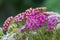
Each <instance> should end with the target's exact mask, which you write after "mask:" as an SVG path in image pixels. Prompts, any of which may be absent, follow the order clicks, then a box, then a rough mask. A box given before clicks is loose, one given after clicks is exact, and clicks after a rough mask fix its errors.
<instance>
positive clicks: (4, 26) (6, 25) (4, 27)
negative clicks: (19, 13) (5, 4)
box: [3, 16, 13, 31]
mask: <svg viewBox="0 0 60 40" xmlns="http://www.w3.org/2000/svg"><path fill="white" fill-rule="evenodd" d="M12 19H13V16H10V17H8V18H7V19H6V21H5V22H4V24H3V30H4V31H6V29H7V28H8V26H9V24H10V22H11V20H12Z"/></svg>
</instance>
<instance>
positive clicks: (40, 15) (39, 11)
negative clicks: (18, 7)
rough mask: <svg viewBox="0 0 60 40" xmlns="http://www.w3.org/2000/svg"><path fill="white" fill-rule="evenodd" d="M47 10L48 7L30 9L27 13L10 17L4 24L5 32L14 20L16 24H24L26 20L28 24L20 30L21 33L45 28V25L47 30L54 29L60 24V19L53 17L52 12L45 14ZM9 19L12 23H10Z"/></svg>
mask: <svg viewBox="0 0 60 40" xmlns="http://www.w3.org/2000/svg"><path fill="white" fill-rule="evenodd" d="M45 10H46V7H40V8H30V9H27V10H26V11H25V12H23V13H20V14H18V15H16V16H15V17H9V18H8V19H7V21H5V23H4V24H3V29H4V30H5V29H6V28H7V27H8V26H9V23H10V21H11V20H12V19H14V21H15V22H22V21H23V20H24V19H26V23H25V24H24V25H23V26H22V27H21V28H20V29H19V32H21V31H22V30H24V29H26V30H36V29H38V28H41V27H43V26H44V25H45V24H46V26H47V29H49V30H50V29H53V28H54V26H55V24H57V23H58V21H59V19H58V17H57V16H51V15H54V14H52V12H44V11H45ZM50 13H51V14H50ZM50 16H51V17H50ZM9 19H10V21H8V20H9Z"/></svg>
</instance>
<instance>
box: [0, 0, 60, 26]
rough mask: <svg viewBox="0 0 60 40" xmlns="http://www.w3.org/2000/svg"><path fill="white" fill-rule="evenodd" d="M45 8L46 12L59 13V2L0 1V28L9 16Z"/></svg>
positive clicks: (30, 0) (44, 0) (31, 0)
mask: <svg viewBox="0 0 60 40" xmlns="http://www.w3.org/2000/svg"><path fill="white" fill-rule="evenodd" d="M41 6H46V7H47V8H48V9H47V10H48V11H54V12H58V13H60V0H0V27H1V26H2V25H3V23H4V21H5V20H6V18H7V17H9V16H15V15H17V14H18V13H20V12H23V11H25V10H26V9H28V8H30V7H32V8H35V7H41Z"/></svg>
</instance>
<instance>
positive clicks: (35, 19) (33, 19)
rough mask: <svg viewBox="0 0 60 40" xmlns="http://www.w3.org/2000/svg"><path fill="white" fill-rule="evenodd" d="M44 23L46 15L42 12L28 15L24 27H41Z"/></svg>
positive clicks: (32, 28) (30, 28) (33, 28)
mask: <svg viewBox="0 0 60 40" xmlns="http://www.w3.org/2000/svg"><path fill="white" fill-rule="evenodd" d="M45 23H46V16H45V15H44V14H40V13H39V14H37V15H34V16H29V17H28V18H27V21H26V29H28V30H35V29H37V28H39V27H42V26H43V25H44V24H45Z"/></svg>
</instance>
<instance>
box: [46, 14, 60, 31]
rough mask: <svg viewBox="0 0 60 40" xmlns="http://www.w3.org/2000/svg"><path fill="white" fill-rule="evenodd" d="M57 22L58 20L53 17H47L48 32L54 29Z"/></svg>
mask: <svg viewBox="0 0 60 40" xmlns="http://www.w3.org/2000/svg"><path fill="white" fill-rule="evenodd" d="M58 22H59V19H58V17H57V16H55V15H50V16H49V17H48V23H47V28H48V30H50V29H54V26H55V25H56V24H57V23H58Z"/></svg>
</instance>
